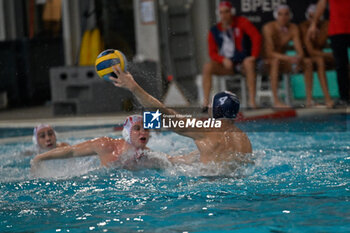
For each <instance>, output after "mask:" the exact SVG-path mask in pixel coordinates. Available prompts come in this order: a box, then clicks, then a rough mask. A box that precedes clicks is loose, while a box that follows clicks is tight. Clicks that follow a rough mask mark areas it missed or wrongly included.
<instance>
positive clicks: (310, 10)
mask: <svg viewBox="0 0 350 233" xmlns="http://www.w3.org/2000/svg"><path fill="white" fill-rule="evenodd" d="M315 12H316V4H310V6H309V7H308V8H307V10H306V12H305V18H306V19H310V14H311V13H315Z"/></svg>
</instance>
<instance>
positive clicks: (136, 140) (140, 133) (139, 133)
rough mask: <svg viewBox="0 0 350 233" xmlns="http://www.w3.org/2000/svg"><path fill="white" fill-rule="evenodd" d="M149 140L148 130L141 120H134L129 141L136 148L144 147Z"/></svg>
mask: <svg viewBox="0 0 350 233" xmlns="http://www.w3.org/2000/svg"><path fill="white" fill-rule="evenodd" d="M148 140H149V130H148V129H144V128H143V126H142V122H136V123H135V124H134V125H133V126H132V127H131V131H130V141H131V144H132V145H133V146H135V147H136V148H138V149H144V148H145V147H146V145H147V143H148Z"/></svg>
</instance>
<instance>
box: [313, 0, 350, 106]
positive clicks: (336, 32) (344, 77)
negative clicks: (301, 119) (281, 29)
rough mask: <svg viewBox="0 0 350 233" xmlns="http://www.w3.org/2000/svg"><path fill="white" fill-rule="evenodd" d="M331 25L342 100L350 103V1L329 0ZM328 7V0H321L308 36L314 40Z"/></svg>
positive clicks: (332, 43) (331, 36) (330, 35)
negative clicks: (349, 56)
mask: <svg viewBox="0 0 350 233" xmlns="http://www.w3.org/2000/svg"><path fill="white" fill-rule="evenodd" d="M328 2H329V26H328V35H329V37H330V39H331V47H332V50H333V55H334V59H335V66H336V71H337V78H338V86H339V94H340V100H341V101H342V102H343V103H344V104H349V103H350V94H349V91H350V77H349V58H348V49H349V47H350V14H349V10H350V1H349V0H328ZM326 7H327V0H319V1H318V3H317V8H316V13H315V16H314V18H313V20H312V22H311V25H310V28H309V31H308V36H309V37H310V38H311V39H312V40H313V39H315V38H316V37H318V36H319V35H318V34H319V31H318V29H317V23H318V21H319V19H320V17H321V16H322V15H323V13H324V11H325V9H326Z"/></svg>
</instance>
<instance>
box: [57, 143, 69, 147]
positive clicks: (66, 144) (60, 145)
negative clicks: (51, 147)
mask: <svg viewBox="0 0 350 233" xmlns="http://www.w3.org/2000/svg"><path fill="white" fill-rule="evenodd" d="M64 146H70V145H69V144H68V143H66V142H61V143H58V144H57V147H64Z"/></svg>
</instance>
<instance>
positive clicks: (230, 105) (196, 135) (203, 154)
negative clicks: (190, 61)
mask: <svg viewBox="0 0 350 233" xmlns="http://www.w3.org/2000/svg"><path fill="white" fill-rule="evenodd" d="M113 69H114V72H115V74H116V75H117V76H118V78H114V77H110V80H111V81H113V83H114V85H115V86H117V87H122V88H125V89H128V90H130V91H131V92H132V93H133V94H134V95H135V96H136V98H137V99H138V101H139V102H140V103H141V105H143V106H144V107H146V108H158V109H159V110H160V111H161V112H162V113H163V114H167V115H175V116H176V115H178V114H177V113H176V112H175V111H174V110H173V109H170V108H167V107H166V106H165V105H164V104H163V103H161V102H160V101H159V100H157V99H156V98H154V97H153V96H151V95H150V94H148V93H147V92H146V91H145V90H144V89H142V88H141V87H140V86H139V85H138V84H137V83H136V82H135V80H134V78H133V76H132V75H131V74H130V73H128V72H124V71H122V70H121V69H120V67H118V66H115V67H113ZM211 111H212V117H214V118H215V119H218V120H220V121H221V122H222V124H221V127H220V129H219V130H218V129H216V130H203V129H195V128H187V129H186V128H181V129H179V128H173V129H172V130H174V131H175V132H176V133H178V134H180V135H183V136H186V137H190V138H192V139H193V140H194V142H195V144H196V145H197V148H198V150H199V153H200V161H201V162H202V163H209V162H223V161H237V162H242V161H246V159H245V158H246V156H245V155H246V154H248V153H251V152H252V146H251V143H250V140H249V138H248V136H247V135H246V134H245V133H244V132H243V131H241V130H240V129H239V128H238V127H236V126H235V125H234V119H235V118H236V116H237V113H238V111H239V100H238V98H237V96H236V95H234V94H233V93H231V92H227V91H226V92H220V93H218V94H216V95H215V96H214V97H213V103H212V106H211ZM180 119H181V118H175V120H180ZM192 155H193V154H192V153H191V154H190V155H185V156H182V157H183V160H184V161H185V162H186V161H189V160H191V156H192ZM176 157H179V156H176ZM176 157H175V158H176ZM173 158H174V157H173ZM170 160H172V158H170Z"/></svg>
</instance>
